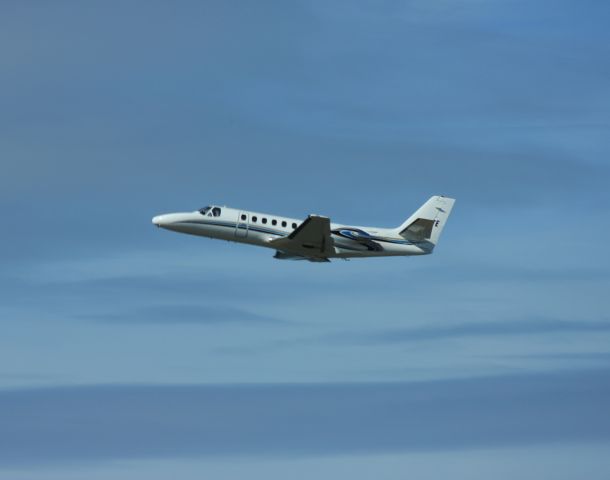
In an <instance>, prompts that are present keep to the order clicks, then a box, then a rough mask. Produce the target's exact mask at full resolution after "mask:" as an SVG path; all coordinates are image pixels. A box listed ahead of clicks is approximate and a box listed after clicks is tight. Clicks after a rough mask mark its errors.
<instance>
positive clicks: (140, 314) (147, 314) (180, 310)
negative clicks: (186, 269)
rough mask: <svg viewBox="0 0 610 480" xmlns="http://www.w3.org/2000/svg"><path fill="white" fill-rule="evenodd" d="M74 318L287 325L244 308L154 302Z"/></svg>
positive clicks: (112, 320)
mask: <svg viewBox="0 0 610 480" xmlns="http://www.w3.org/2000/svg"><path fill="white" fill-rule="evenodd" d="M75 317H77V318H85V319H92V320H96V321H100V322H108V323H129V324H138V323H145V324H149V323H157V324H175V323H189V324H200V325H212V324H222V323H227V322H229V323H235V322H238V323H270V324H280V325H281V324H287V322H284V321H283V320H280V319H276V318H273V317H270V316H266V315H259V314H256V313H252V312H250V311H247V310H243V309H240V308H235V307H230V306H220V305H154V306H149V307H144V308H137V309H131V310H123V311H119V312H116V311H111V312H107V313H94V314H92V313H86V314H80V315H76V316H75Z"/></svg>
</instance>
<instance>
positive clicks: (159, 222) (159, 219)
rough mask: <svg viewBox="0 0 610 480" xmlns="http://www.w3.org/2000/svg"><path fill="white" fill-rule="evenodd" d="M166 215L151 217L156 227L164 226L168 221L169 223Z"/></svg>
mask: <svg viewBox="0 0 610 480" xmlns="http://www.w3.org/2000/svg"><path fill="white" fill-rule="evenodd" d="M168 217H169V215H157V216H156V217H153V219H152V223H153V224H154V225H156V226H157V227H165V226H166V225H167V224H168V223H170V221H169V218H168Z"/></svg>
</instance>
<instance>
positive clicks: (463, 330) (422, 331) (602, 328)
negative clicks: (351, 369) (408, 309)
mask: <svg viewBox="0 0 610 480" xmlns="http://www.w3.org/2000/svg"><path fill="white" fill-rule="evenodd" d="M562 332H574V333H579V332H582V333H585V332H610V321H601V320H600V321H597V320H556V319H545V318H534V319H531V320H519V321H498V320H494V321H489V322H465V323H459V324H456V325H451V324H443V325H430V326H423V327H417V328H396V329H388V330H385V331H382V332H379V333H376V332H372V333H356V334H349V333H348V334H346V335H344V336H337V337H335V338H336V339H337V340H341V339H343V340H344V341H346V342H348V343H349V342H361V343H405V342H420V341H426V340H443V339H448V338H461V337H480V336H496V335H497V336H500V335H537V334H542V333H549V334H550V333H562Z"/></svg>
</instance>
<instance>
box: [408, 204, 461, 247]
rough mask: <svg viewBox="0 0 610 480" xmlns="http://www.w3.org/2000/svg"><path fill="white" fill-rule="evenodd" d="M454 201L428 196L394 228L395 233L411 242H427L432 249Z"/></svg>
mask: <svg viewBox="0 0 610 480" xmlns="http://www.w3.org/2000/svg"><path fill="white" fill-rule="evenodd" d="M454 203H455V199H453V198H448V197H442V196H434V197H430V199H429V200H428V201H427V202H426V203H424V204H423V205H422V206H421V207H419V209H418V210H417V211H416V212H415V213H414V214H413V215H411V216H410V217H409V218H408V219H407V221H405V222H404V223H403V224H402V225H401V226H400V227H398V228H397V229H396V230H397V233H398V234H399V235H400V236H402V237H404V238H406V239H407V240H409V241H411V242H414V243H421V244H424V245H426V244H428V248H429V249H430V251H432V249H433V248H434V247H435V246H436V244H437V243H438V239H439V237H440V235H441V232H442V231H443V228H444V227H445V223H446V222H447V219H448V218H449V214H450V213H451V209H452V208H453V204H454Z"/></svg>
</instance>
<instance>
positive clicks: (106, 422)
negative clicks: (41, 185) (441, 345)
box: [0, 370, 610, 466]
mask: <svg viewBox="0 0 610 480" xmlns="http://www.w3.org/2000/svg"><path fill="white" fill-rule="evenodd" d="M609 378H610V370H597V371H577V372H563V373H559V374H537V375H522V376H507V377H490V378H478V379H462V380H441V381H433V382H421V383H417V382H413V383H396V384H375V383H371V384H343V385H342V384H334V385H333V384H326V385H325V384H318V385H250V386H167V385H165V386H164V385H161V386H121V385H105V386H83V387H69V388H68V387H66V388H46V389H31V390H15V391H0V425H2V428H1V429H0V465H4V466H6V465H19V464H30V465H31V464H33V463H40V464H46V463H49V462H70V461H87V460H89V461H91V460H109V459H121V458H137V457H141V458H148V457H175V456H206V455H221V456H226V455H264V456H283V455H312V454H319V453H325V454H329V453H333V454H342V453H366V452H386V451H414V450H425V451H428V450H445V449H463V448H474V447H482V446H484V447H486V448H488V447H498V446H508V445H529V444H535V443H557V442H585V441H607V440H610V417H608V415H607V405H608V403H609V402H610V380H609Z"/></svg>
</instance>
